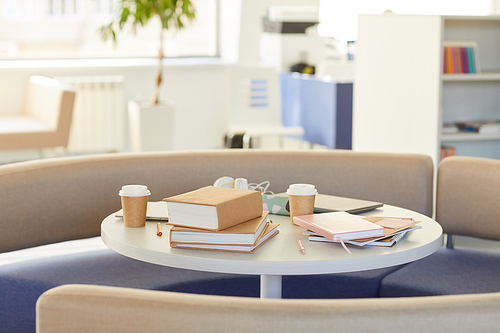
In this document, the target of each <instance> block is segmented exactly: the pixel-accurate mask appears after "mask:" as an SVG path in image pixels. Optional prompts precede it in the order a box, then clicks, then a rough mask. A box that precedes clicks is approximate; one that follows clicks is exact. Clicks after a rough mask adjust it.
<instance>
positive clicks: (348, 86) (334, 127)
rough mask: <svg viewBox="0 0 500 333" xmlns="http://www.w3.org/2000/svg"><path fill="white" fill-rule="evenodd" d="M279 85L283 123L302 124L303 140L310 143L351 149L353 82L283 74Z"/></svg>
mask: <svg viewBox="0 0 500 333" xmlns="http://www.w3.org/2000/svg"><path fill="white" fill-rule="evenodd" d="M280 84H281V100H282V115H283V124H284V125H285V126H302V127H304V131H305V134H304V140H306V141H308V142H310V143H315V144H320V145H323V146H326V147H328V148H332V149H351V148H352V90H353V84H352V83H333V82H325V81H321V80H318V79H316V78H315V77H314V76H306V75H300V74H297V73H282V74H280Z"/></svg>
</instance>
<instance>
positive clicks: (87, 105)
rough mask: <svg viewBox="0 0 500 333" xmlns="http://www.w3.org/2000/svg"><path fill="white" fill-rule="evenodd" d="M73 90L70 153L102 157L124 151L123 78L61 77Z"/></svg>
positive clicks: (124, 111)
mask: <svg viewBox="0 0 500 333" xmlns="http://www.w3.org/2000/svg"><path fill="white" fill-rule="evenodd" d="M58 79H59V80H61V81H63V82H66V83H68V84H70V85H72V86H74V87H75V88H76V97H75V106H74V109H73V122H72V124H71V131H70V137H69V144H68V151H69V152H70V153H77V154H79V153H102V152H117V151H123V150H124V148H125V113H126V110H125V103H124V96H123V81H124V78H123V76H63V77H58Z"/></svg>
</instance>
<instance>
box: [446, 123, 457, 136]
mask: <svg viewBox="0 0 500 333" xmlns="http://www.w3.org/2000/svg"><path fill="white" fill-rule="evenodd" d="M459 131H460V130H459V129H458V126H457V124H456V123H443V130H442V133H443V134H453V133H458V132H459Z"/></svg>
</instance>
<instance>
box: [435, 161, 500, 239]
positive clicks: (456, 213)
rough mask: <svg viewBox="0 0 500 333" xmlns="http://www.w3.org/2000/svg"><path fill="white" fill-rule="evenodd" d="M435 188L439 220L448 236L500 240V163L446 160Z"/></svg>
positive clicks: (439, 170) (440, 166) (437, 217)
mask: <svg viewBox="0 0 500 333" xmlns="http://www.w3.org/2000/svg"><path fill="white" fill-rule="evenodd" d="M436 187H437V192H436V193H437V194H436V220H437V221H438V222H439V223H440V224H441V225H442V227H443V231H444V232H445V233H448V234H457V235H463V236H471V237H479V238H484V239H492V240H500V223H499V218H500V205H499V203H498V200H499V199H500V161H499V160H494V159H487V158H479V157H462V156H452V157H447V158H445V159H444V160H443V161H442V162H441V163H440V164H439V167H438V176H437V186H436Z"/></svg>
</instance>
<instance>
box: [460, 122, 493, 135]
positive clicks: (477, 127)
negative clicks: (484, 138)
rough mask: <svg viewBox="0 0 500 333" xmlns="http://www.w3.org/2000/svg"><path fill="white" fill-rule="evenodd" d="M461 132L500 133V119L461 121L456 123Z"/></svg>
mask: <svg viewBox="0 0 500 333" xmlns="http://www.w3.org/2000/svg"><path fill="white" fill-rule="evenodd" d="M456 125H457V127H458V129H459V131H460V132H468V133H479V134H492V133H500V121H498V120H480V121H461V122H457V123H456Z"/></svg>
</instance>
